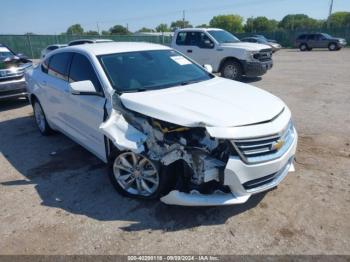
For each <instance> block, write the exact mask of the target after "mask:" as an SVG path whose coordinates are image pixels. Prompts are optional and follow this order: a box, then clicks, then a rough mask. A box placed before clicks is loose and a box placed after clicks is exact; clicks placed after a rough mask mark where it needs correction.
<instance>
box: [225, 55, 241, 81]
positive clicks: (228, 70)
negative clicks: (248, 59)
mask: <svg viewBox="0 0 350 262" xmlns="http://www.w3.org/2000/svg"><path fill="white" fill-rule="evenodd" d="M220 73H221V76H222V77H224V78H228V79H231V80H236V81H239V80H240V79H241V78H242V75H243V69H242V66H241V64H240V63H239V62H237V61H234V60H229V61H226V62H225V63H224V65H223V66H222V68H221V70H220Z"/></svg>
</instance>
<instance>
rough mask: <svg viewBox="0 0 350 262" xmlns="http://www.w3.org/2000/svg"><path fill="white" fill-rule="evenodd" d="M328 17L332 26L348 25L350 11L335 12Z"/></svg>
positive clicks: (349, 23)
mask: <svg viewBox="0 0 350 262" xmlns="http://www.w3.org/2000/svg"><path fill="white" fill-rule="evenodd" d="M329 19H330V26H331V27H332V28H335V27H347V26H350V12H335V13H333V14H332V15H331V16H330V17H329Z"/></svg>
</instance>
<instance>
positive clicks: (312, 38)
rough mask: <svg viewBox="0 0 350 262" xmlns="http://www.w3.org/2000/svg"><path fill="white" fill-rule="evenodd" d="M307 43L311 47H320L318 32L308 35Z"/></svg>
mask: <svg viewBox="0 0 350 262" xmlns="http://www.w3.org/2000/svg"><path fill="white" fill-rule="evenodd" d="M307 45H308V46H309V47H311V48H318V47H320V46H319V41H318V37H317V34H310V35H309V36H308V41H307Z"/></svg>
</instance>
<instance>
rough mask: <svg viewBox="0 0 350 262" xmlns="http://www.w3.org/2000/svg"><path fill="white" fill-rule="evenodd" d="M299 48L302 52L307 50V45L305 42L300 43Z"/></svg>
mask: <svg viewBox="0 0 350 262" xmlns="http://www.w3.org/2000/svg"><path fill="white" fill-rule="evenodd" d="M299 49H300V51H301V52H304V51H307V50H308V49H309V47H308V46H307V44H300V45H299Z"/></svg>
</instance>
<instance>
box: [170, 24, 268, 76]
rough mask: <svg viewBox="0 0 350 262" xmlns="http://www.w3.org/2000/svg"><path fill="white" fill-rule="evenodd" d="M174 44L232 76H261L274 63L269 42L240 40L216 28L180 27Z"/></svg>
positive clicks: (215, 68)
mask: <svg viewBox="0 0 350 262" xmlns="http://www.w3.org/2000/svg"><path fill="white" fill-rule="evenodd" d="M171 47H172V48H174V49H176V50H178V51H180V52H181V53H183V54H185V55H187V56H188V57H190V58H192V59H193V60H195V61H196V62H197V63H199V64H201V65H204V64H209V65H211V66H212V67H213V71H214V72H220V73H221V76H222V77H225V78H229V79H233V80H239V79H240V78H241V77H242V76H243V75H245V76H248V77H255V76H261V75H263V74H265V73H266V72H267V70H269V69H271V68H272V66H273V62H272V49H271V47H270V46H267V45H262V44H255V43H244V42H241V41H240V40H239V39H238V38H236V37H235V36H234V35H232V34H231V33H229V32H227V31H225V30H222V29H217V28H187V29H180V30H177V31H176V32H175V34H174V37H173V40H172V43H171Z"/></svg>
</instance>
